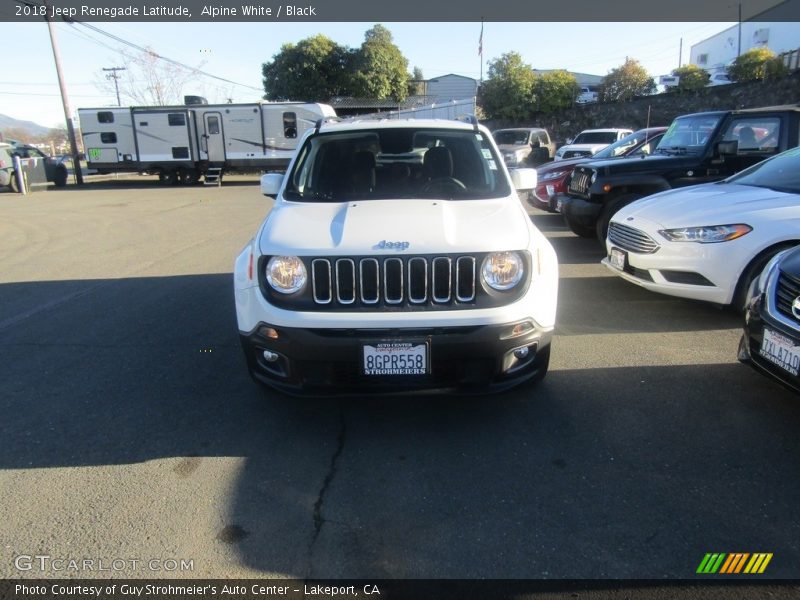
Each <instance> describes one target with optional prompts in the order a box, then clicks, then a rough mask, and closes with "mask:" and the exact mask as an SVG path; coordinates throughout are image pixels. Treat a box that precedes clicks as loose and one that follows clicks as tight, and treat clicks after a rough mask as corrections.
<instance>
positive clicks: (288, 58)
mask: <svg viewBox="0 0 800 600" xmlns="http://www.w3.org/2000/svg"><path fill="white" fill-rule="evenodd" d="M353 60H354V56H353V52H352V50H349V49H348V48H346V47H344V46H340V45H339V44H337V43H336V42H334V41H333V40H331V39H330V38H328V37H326V36H324V35H322V34H318V35H315V36H313V37H310V38H306V39H304V40H301V41H300V42H298V43H297V44H296V45H295V44H291V43H290V44H284V45H283V46H281V50H280V52H278V53H277V54H275V55H274V56H273V57H272V61H271V62H267V63H264V64H263V65H262V67H261V73H262V75H263V78H264V79H263V84H264V90H265V92H266V94H265V98H266V99H267V100H304V101H306V102H328V101H329V100H330V99H331V98H332V97H333V96H347V95H350V94H351V92H352V82H351V81H350V75H349V73H350V71H351V66H352V63H353Z"/></svg>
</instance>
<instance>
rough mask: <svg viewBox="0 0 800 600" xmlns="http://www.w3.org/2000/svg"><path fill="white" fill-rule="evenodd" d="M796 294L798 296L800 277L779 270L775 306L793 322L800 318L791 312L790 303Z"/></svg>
mask: <svg viewBox="0 0 800 600" xmlns="http://www.w3.org/2000/svg"><path fill="white" fill-rule="evenodd" d="M798 296H800V279H797V278H796V277H793V276H791V275H789V274H787V273H784V272H783V271H781V272H780V274H779V276H778V285H777V288H776V291H775V308H777V310H778V312H779V313H781V314H782V315H783V316H784V317H788V318H789V319H792V320H793V321H795V322H798V321H800V319H798V318H797V317H795V316H794V313H792V305H793V304H794V301H795V299H796V298H797V297H798Z"/></svg>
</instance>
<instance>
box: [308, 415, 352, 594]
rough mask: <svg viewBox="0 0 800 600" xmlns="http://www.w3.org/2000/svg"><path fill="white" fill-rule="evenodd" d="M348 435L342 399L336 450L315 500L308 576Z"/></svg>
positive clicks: (310, 574) (311, 570)
mask: <svg viewBox="0 0 800 600" xmlns="http://www.w3.org/2000/svg"><path fill="white" fill-rule="evenodd" d="M346 435H347V422H346V421H345V417H344V406H343V405H342V403H341V401H340V402H339V435H338V436H337V438H336V450H334V452H333V455H332V456H331V462H330V465H329V467H328V472H327V474H326V475H325V479H323V481H322V487H321V488H320V490H319V494H317V500H316V502H314V512H313V519H314V535H313V536H312V538H311V541H310V542H309V544H308V566H307V568H306V578H307V579H308V578H311V577H312V572H313V566H314V563H313V559H314V546H315V545H316V543H317V539H318V538H319V534H320V533H321V532H322V526H323V525H324V524H325V522H326V520H325V518H324V517H323V516H322V507H323V505H324V503H325V495H326V493H327V492H328V488H329V487H330V486H331V483H333V479H334V477H336V471H337V469H338V462H339V457H340V456H341V454H342V451H343V450H344V443H345V438H346Z"/></svg>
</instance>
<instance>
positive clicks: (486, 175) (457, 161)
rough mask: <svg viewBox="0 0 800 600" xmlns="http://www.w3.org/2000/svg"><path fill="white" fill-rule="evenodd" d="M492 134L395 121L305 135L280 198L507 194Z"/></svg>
mask: <svg viewBox="0 0 800 600" xmlns="http://www.w3.org/2000/svg"><path fill="white" fill-rule="evenodd" d="M501 165H502V161H501V160H499V159H498V157H497V155H496V153H495V151H494V148H493V146H492V144H491V141H490V140H488V139H487V138H486V136H484V134H483V133H481V132H478V131H475V130H474V129H434V128H413V127H398V128H392V129H385V128H377V127H376V128H374V129H369V128H365V129H359V130H357V131H355V130H344V131H335V132H329V133H324V132H323V133H320V134H317V135H312V136H311V137H309V138H307V139H306V141H305V143H304V144H303V147H302V148H301V149H300V153H299V155H298V157H297V160H296V161H295V164H294V167H293V168H292V171H291V173H290V174H289V178H288V180H287V183H286V189H285V191H284V197H285V198H286V199H287V200H293V201H300V202H347V201H349V200H377V199H391V198H440V199H448V200H449V199H453V200H470V199H484V198H500V197H504V196H507V195H509V194H510V187H509V185H508V178H507V177H506V175H505V173H504V172H503V170H502V166H501Z"/></svg>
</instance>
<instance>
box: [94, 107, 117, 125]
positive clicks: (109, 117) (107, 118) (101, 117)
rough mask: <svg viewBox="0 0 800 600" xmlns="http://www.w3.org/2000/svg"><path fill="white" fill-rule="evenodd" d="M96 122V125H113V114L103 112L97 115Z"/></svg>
mask: <svg viewBox="0 0 800 600" xmlns="http://www.w3.org/2000/svg"><path fill="white" fill-rule="evenodd" d="M97 122H98V123H113V122H114V113H112V112H111V111H108V110H104V111H102V112H99V113H97Z"/></svg>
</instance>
